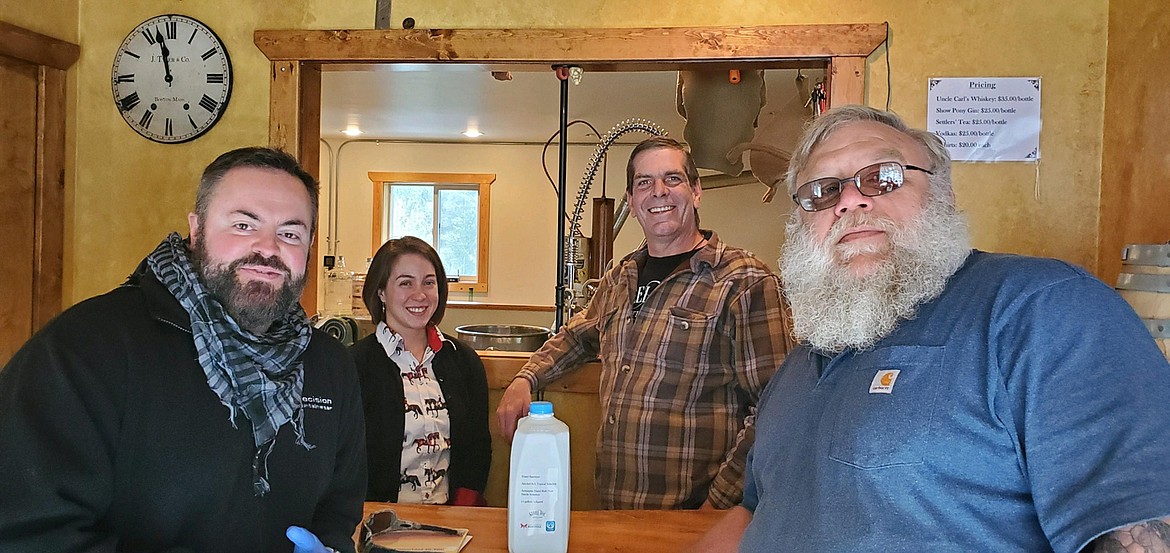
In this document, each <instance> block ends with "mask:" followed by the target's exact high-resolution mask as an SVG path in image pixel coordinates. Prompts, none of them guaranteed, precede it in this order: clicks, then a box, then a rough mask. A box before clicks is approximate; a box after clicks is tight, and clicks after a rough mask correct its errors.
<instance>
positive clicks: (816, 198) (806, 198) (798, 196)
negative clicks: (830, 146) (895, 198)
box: [792, 161, 934, 211]
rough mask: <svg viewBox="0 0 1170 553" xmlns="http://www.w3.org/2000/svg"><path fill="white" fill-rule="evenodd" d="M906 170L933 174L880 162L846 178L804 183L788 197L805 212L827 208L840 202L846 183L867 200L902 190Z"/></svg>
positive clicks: (917, 168)
mask: <svg viewBox="0 0 1170 553" xmlns="http://www.w3.org/2000/svg"><path fill="white" fill-rule="evenodd" d="M907 169H909V170H911V171H922V172H923V173H926V174H927V175H933V174H934V173H932V172H930V171H928V170H926V169H923V168H921V167H915V166H913V165H903V164H901V163H898V162H897V161H883V162H881V163H875V164H873V165H870V166H868V167H862V168H861V170H860V171H858V172H857V174H855V175H853V176H852V177H849V178H847V179H838V178H834V177H825V178H823V179H816V180H814V181H809V182H806V183H804V184H802V185H800V188H797V189H796V193H795V194H793V195H792V201H793V202H796V205H799V206H800V208H801V209H803V210H805V211H820V210H822V209H829V208H830V207H833V206H835V205H837V202H838V201H839V200H840V199H841V193H842V192H844V190H845V185H846V184H848V183H853V185H854V186H856V187H857V191H858V192H860V193H861V195H862V196H866V197H869V198H872V197H874V196H881V195H882V194H889V193H890V192H893V191H895V190H897V189H899V188H901V187H902V183H903V182H905V180H906V170H907Z"/></svg>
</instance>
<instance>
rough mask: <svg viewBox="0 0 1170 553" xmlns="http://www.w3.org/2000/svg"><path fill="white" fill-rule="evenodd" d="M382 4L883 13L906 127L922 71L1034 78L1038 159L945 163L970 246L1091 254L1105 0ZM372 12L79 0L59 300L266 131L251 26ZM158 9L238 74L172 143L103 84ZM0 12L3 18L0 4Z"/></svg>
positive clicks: (741, 15)
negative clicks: (196, 22) (218, 110)
mask: <svg viewBox="0 0 1170 553" xmlns="http://www.w3.org/2000/svg"><path fill="white" fill-rule="evenodd" d="M6 4H7V3H6ZM66 5H73V4H66ZM393 8H394V11H393V13H392V15H391V20H392V21H393V22H394V24H395V25H398V24H400V22H401V21H402V19H403V18H405V17H408V16H409V17H413V18H415V20H416V21H417V26H418V27H420V28H421V27H625V26H658V25H661V26H694V25H710V24H717V25H753V24H807V23H844V22H876V21H889V22H890V27H891V40H890V46H891V56H890V58H889V61H890V63H891V65H892V73H891V75H890V81H891V83H892V90H893V96H892V99H891V106H892V107H893V109H894V110H896V111H898V112H900V113H902V114H903V115H905V116H907V117H908V118H909V119H910V120H911V121H912V122H913V123H915V124H919V125H922V124H924V123H925V114H924V112H925V108H926V96H925V89H926V79H927V78H928V77H936V76H1036V75H1039V76H1041V77H1042V78H1043V79H1044V81H1043V82H1044V90H1043V113H1044V127H1043V135H1042V139H1041V151H1042V155H1043V160H1042V162H1041V163H1040V165H1039V166H1037V165H1025V164H984V165H963V166H961V167H959V168H958V169H957V170H956V171H955V177H956V181H957V190H958V195H959V202H960V204H961V205H962V206H963V207H964V208H965V209H967V211H968V212H969V213H970V214H971V218H972V219H973V222H974V225H973V226H974V228H975V237H976V244H977V245H978V246H980V247H982V248H985V249H991V250H1002V251H1016V252H1022V253H1031V254H1041V255H1052V256H1056V257H1061V258H1064V259H1068V260H1070V261H1074V262H1077V263H1081V264H1085V265H1087V266H1089V267H1090V268H1092V267H1094V266H1095V263H1096V240H1097V232H1096V230H1095V229H1096V228H1097V208H1098V197H1099V174H1100V169H1099V167H1100V158H1101V134H1102V118H1103V115H1102V109H1103V105H1104V71H1105V66H1104V63H1105V49H1106V42H1107V41H1106V29H1107V25H1108V3H1107V1H1106V0H1091V1H1076V2H1073V1H1069V2H1039V1H1034V0H1027V1H1015V2H1008V1H1002V0H1001V1H997V2H985V1H984V2H976V1H973V0H952V1H928V0H920V1H918V2H910V1H907V0H864V1H863V0H837V1H834V2H825V1H824V0H821V1H817V2H812V1H792V0H784V1H781V0H756V1H750V2H749V1H743V2H728V1H725V0H693V1H691V2H674V1H669V2H668V1H656V2H641V3H631V2H616V1H594V2H548V1H546V0H525V1H516V0H503V1H501V0H495V1H492V2H486V1H478V0H476V1H472V0H426V1H418V0H396V1H395V2H393ZM373 10H374V1H373V0H336V1H326V0H288V1H285V2H256V1H246V2H240V1H235V0H232V1H227V0H216V1H212V0H207V1H202V2H184V1H182V0H161V1H160V0H117V1H115V0H87V1H86V2H82V3H80V8H79V13H78V19H79V21H80V24H79V31H78V35H77V39H78V41H79V43H80V44H81V46H82V55H81V59H80V61H79V62H78V65H77V67H76V69H75V71H74V75H75V76H76V78H77V86H78V97H77V107H76V116H75V119H74V123H75V127H76V136H77V143H76V171H75V179H76V182H75V187H74V189H73V202H74V204H73V205H74V207H75V209H74V211H73V212H72V219H73V220H72V224H71V225H70V226H67V232H68V235H67V246H66V247H67V265H66V272H67V274H66V275H65V282H66V289H65V303H66V304H71V303H74V302H76V301H79V300H80V299H83V298H85V297H88V296H91V295H93V294H96V293H100V292H102V291H104V290H107V289H109V288H110V287H112V286H115V285H117V284H118V283H119V282H120V281H121V280H122V279H123V278H124V277H125V275H126V274H127V273H128V272H129V271H130V270H132V269H133V267H134V266H135V264H136V263H137V262H138V261H139V260H140V259H141V258H142V257H143V256H144V255H145V254H146V253H147V252H148V251H149V250H150V249H151V248H152V247H153V246H154V245H155V244H156V243H157V242H158V241H159V240H160V239H161V238H162V236H163V235H164V234H165V233H166V232H168V231H170V230H185V227H186V222H185V221H186V219H185V215H186V213H187V211H188V209H189V208H190V205H191V203H192V197H193V194H194V190H195V185H196V179H197V176H198V174H199V172H200V171H201V169H202V168H203V167H204V166H205V165H206V164H207V163H208V162H210V161H211V159H213V158H214V157H215V156H216V155H217V154H219V153H221V152H223V151H225V150H227V149H231V148H234V147H238V146H244V145H249V144H257V143H264V142H266V141H267V136H268V124H267V121H268V84H267V83H268V77H267V75H268V71H269V64H268V62H267V60H266V59H265V58H264V56H263V55H262V54H261V53H260V52H259V51H258V50H257V49H256V48H255V46H254V45H253V44H252V31H253V30H255V29H257V28H263V29H282V28H283V29H289V28H313V29H321V28H370V27H372V26H373V17H374V14H373ZM169 12H177V13H183V14H186V15H190V16H193V17H195V18H197V19H200V20H202V21H203V22H205V23H207V24H208V25H210V26H211V27H212V28H213V29H214V30H215V31H216V32H217V33H219V34H220V35H221V37H223V38H224V39H225V41H226V43H227V46H228V49H229V52H230V54H231V56H232V61H233V64H234V66H235V70H236V73H237V80H236V84H235V88H234V90H233V93H232V99H231V103H230V104H229V107H228V108H227V113H226V114H225V116H224V119H223V120H222V121H221V122H220V123H219V124H218V125H217V126H216V127H215V128H214V129H212V130H211V132H210V133H208V134H207V135H205V136H204V137H203V138H200V139H199V140H196V141H194V142H191V143H187V144H181V145H160V144H155V143H152V142H149V141H147V140H144V139H142V138H140V137H138V136H137V135H136V134H134V133H133V131H131V130H130V129H129V128H128V127H127V126H126V124H125V123H124V122H123V121H122V119H121V117H120V116H119V114H118V112H117V110H116V109H115V108H114V104H113V101H112V99H111V96H110V86H109V73H110V64H111V62H112V57H113V52H114V49H115V48H116V46H117V45H118V43H119V42H120V41H121V40H122V39H123V38H124V36H125V35H126V33H127V32H129V31H130V29H132V28H133V27H134V25H136V24H137V23H139V22H140V21H142V20H143V19H146V18H148V17H150V16H153V15H157V14H161V13H169ZM0 17H3V18H5V19H6V20H8V14H4V13H3V12H0ZM42 24H43V25H47V24H46V23H42ZM41 28H42V29H44V28H46V27H41ZM870 61H871V63H870V77H871V78H872V79H873V84H872V86H871V88H870V91H871V92H870V103H871V104H875V105H882V104H884V103H885V100H886V87H885V78H886V71H885V62H886V58H885V56H884V54H883V53H882V52H879V53H878V54H876V55H875V56H873V57H872V58H871V60H870ZM1036 191H1038V192H1039V197H1038V198H1037V197H1035V196H1036Z"/></svg>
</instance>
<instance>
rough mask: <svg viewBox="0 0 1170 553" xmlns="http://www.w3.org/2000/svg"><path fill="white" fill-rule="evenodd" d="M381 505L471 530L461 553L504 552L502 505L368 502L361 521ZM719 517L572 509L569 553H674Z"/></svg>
mask: <svg viewBox="0 0 1170 553" xmlns="http://www.w3.org/2000/svg"><path fill="white" fill-rule="evenodd" d="M382 509H393V510H394V512H395V513H397V514H398V518H400V519H404V520H410V521H413V522H418V523H422V524H436V525H439V526H449V527H455V528H467V529H469V530H470V534H471V535H472V536H473V537H472V540H471V542H469V543H468V544H467V547H465V548H463V552H464V553H507V552H508V528H507V523H508V510H507V509H505V508H502V507H449V506H446V505H406V504H393V503H373V502H370V503H366V505H365V514H364V515H363V517H362V519H363V520H365V517H367V516H369V515H370V513H373V512H375V511H380V510H382ZM723 515H724V512H723V511H573V512H572V514H571V515H570V518H569V551H570V552H582V553H584V552H589V553H597V552H607V553H623V552H630V553H633V552H638V553H658V552H662V553H667V552H669V553H675V552H677V551H680V550H682V549H683V548H684V547H686V546H688V545H690V544H692V543H694V542H696V541H698V540H699V537H700V536H702V534H703V533H704V532H706V531H707V529H708V528H710V527H711V526H713V525H714V524H715V522H716V521H718V520H719V519H720V518H722V517H723ZM355 539H356V538H355Z"/></svg>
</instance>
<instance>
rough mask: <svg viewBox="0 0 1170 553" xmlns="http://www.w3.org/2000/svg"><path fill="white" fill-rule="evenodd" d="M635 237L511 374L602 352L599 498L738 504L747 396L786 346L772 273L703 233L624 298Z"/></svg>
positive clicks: (746, 444) (632, 284) (752, 397)
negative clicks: (649, 288)
mask: <svg viewBox="0 0 1170 553" xmlns="http://www.w3.org/2000/svg"><path fill="white" fill-rule="evenodd" d="M647 255H648V253H647V251H646V249H645V248H644V247H643V248H641V249H639V250H638V251H635V252H634V253H632V254H630V255H628V256H626V257H625V258H624V259H623V260H622V261H621V262H620V263H619V264H617V266H615V267H614V268H613V269H611V270H610V271H609V272H608V273H607V274H606V275H605V277H604V278H603V279H602V282H601V283H600V285H599V286H598V289H597V293H596V294H595V295H594V296H593V299H592V301H590V303H589V306H588V308H586V310H585V311H583V312H581V313H578V314H577V315H575V316H573V317H572V318H571V319H570V320H569V321H568V322H567V323H565V325H564V326H563V327H562V328H561V329H560V331H559V332H557V334H556V335H555V336H553V338H552V339H550V340H549V341H548V342H547V343H546V344H545V345H544V346H543V347H541V348H540V350H539V351H537V352H536V353H535V354H533V355H532V358H531V359H530V360H529V361H528V363H527V364H525V366H524V367H523V368H522V369H521V370H520V372H519V373H517V377H522V378H526V379H527V380H528V381H529V382H530V383H531V384H532V389H533V390H538V389H541V388H543V387H544V386H546V385H548V384H549V383H550V382H552V381H554V380H556V379H557V378H559V377H560V376H562V375H564V374H565V373H567V372H568V371H571V370H573V369H575V368H577V367H579V366H580V365H581V364H583V363H585V362H587V361H590V360H592V359H594V358H597V357H600V359H601V366H602V369H601V386H600V390H599V394H600V398H601V408H602V421H601V427H600V429H599V433H598V440H597V442H598V449H597V475H596V476H597V492H598V496H599V498H600V500H601V504H602V506H603V507H604V508H608V509H672V508H696V507H699V506H700V505H702V503H703V502H704V501H706V500H708V499H710V501H711V503H712V504H713V505H714V506H715V507H718V508H727V507H731V506H733V505H736V504H738V503H739V501H740V499H741V498H742V494H743V471H744V461H745V459H746V456H747V452H748V449H749V448H750V447H751V444H752V442H753V441H754V438H755V427H754V425H755V414H756V402H757V400H758V399H759V395H760V391H761V390H762V389H763V387H764V385H765V384H767V383H768V379H769V378H771V376H772V374H773V373H774V372H775V371H776V369H777V368H778V367H779V366H780V363H781V361H783V359H784V354H785V352H786V351H787V350H788V344H789V342H788V339H787V334H788V333H787V330H786V326H785V323H784V320H785V319H784V318H783V316H782V311H783V307H782V304H781V301H782V300H781V293H780V284H779V279H778V278H777V277H776V275H774V274H773V273H772V272H771V271H770V270H769V269H768V267H767V266H766V265H764V264H763V263H762V262H761V261H760V260H759V259H757V258H756V257H754V256H752V255H751V254H750V253H748V252H746V251H744V250H741V249H739V248H734V247H730V246H727V245H725V244H723V243H722V242H720V241H719V239H718V237H717V236H716V235H715V234H714V233H713V232H712V233H711V236H710V238H709V239H708V243H707V245H706V246H705V247H703V248H702V249H701V250H699V251H698V252H695V255H694V256H692V257H691V259H690V261H689V263H684V264H683V265H682V266H680V267H679V268H678V269H676V270H675V271H674V272H673V273H672V274H671V275H670V276H668V277H667V278H665V279H663V281H662V284H660V285H659V286H658V287H657V288H655V289H654V291H653V292H651V293H650V296H649V297H648V298H647V299H646V302H645V303H644V304H643V305H642V309H641V310H640V311H639V312H638V313H637V314H636V315H635V314H634V313H633V312H632V311H631V306H630V298H631V297H633V295H634V293H635V288H636V287H637V282H638V275H637V273H638V266H637V258H638V257H639V256H641V257H645V256H647Z"/></svg>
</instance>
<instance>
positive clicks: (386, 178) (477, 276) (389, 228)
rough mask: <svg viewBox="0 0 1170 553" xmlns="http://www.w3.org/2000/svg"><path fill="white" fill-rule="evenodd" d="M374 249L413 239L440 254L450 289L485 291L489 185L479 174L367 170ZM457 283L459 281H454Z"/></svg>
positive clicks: (488, 176)
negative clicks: (389, 242) (395, 240)
mask: <svg viewBox="0 0 1170 553" xmlns="http://www.w3.org/2000/svg"><path fill="white" fill-rule="evenodd" d="M369 176H370V181H371V182H372V183H373V184H374V229H373V230H374V232H373V250H372V251H377V249H378V247H380V246H381V245H382V244H383V243H384V242H385V241H386V240H390V239H392V238H401V237H403V236H408V235H409V236H417V237H419V238H422V239H423V240H425V241H426V242H427V243H429V244H430V245H431V246H433V247H434V248H435V250H436V251H438V252H439V258H440V259H442V260H443V268H444V269H446V271H447V277H448V278H449V279H452V280H453V282H451V285H450V290H451V291H466V290H474V291H476V292H486V291H487V282H488V279H487V276H488V275H487V266H488V264H487V261H488V260H487V257H488V251H487V243H488V205H489V200H490V194H489V192H490V189H489V186H490V185H491V183H492V182H494V181H495V179H496V176H495V175H492V174H480V173H471V174H469V173H384V172H371V173H370V174H369ZM455 279H458V282H454V280H455Z"/></svg>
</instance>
